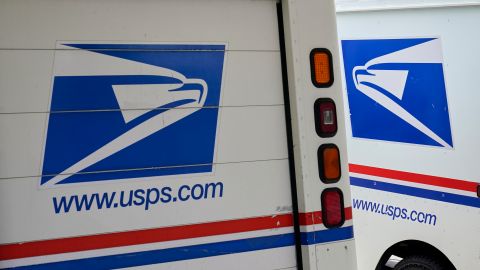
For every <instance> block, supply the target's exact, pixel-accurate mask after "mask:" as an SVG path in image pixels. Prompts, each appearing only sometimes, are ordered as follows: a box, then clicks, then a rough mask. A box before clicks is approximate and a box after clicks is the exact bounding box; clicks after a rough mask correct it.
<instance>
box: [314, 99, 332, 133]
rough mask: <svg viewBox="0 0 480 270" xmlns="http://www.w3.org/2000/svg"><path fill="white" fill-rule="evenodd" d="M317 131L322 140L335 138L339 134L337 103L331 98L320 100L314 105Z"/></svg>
mask: <svg viewBox="0 0 480 270" xmlns="http://www.w3.org/2000/svg"><path fill="white" fill-rule="evenodd" d="M313 107H314V108H313V109H314V113H315V130H316V131H317V134H318V136H320V137H322V138H328V137H333V136H335V134H336V133H337V110H336V107H335V102H334V101H333V100H332V99H329V98H320V99H317V100H316V101H315V104H314V105H313Z"/></svg>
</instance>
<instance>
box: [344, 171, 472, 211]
mask: <svg viewBox="0 0 480 270" xmlns="http://www.w3.org/2000/svg"><path fill="white" fill-rule="evenodd" d="M350 184H351V185H353V186H358V187H364V188H370V189H377V190H383V191H387V192H392V193H398V194H404V195H409V196H414V197H420V198H425V199H430V200H435V201H441V202H447V203H454V204H460V205H466V206H472V207H476V208H480V199H479V198H475V197H469V196H464V195H458V194H453V193H448V192H441V191H435V190H430V189H424V188H417V187H410V186H402V185H397V184H391V183H385V182H380V181H373V180H367V179H362V178H357V177H350Z"/></svg>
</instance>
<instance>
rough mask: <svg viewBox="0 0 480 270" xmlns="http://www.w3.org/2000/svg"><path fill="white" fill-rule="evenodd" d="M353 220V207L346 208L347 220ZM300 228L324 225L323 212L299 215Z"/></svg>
mask: <svg viewBox="0 0 480 270" xmlns="http://www.w3.org/2000/svg"><path fill="white" fill-rule="evenodd" d="M350 219H352V207H347V208H345V220H350ZM299 223H300V226H307V225H313V224H322V223H323V221H322V211H316V212H309V213H300V214H299Z"/></svg>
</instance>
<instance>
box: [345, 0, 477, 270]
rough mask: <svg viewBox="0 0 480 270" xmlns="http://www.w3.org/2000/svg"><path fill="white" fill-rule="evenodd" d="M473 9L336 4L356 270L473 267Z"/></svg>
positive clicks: (460, 4)
mask: <svg viewBox="0 0 480 270" xmlns="http://www.w3.org/2000/svg"><path fill="white" fill-rule="evenodd" d="M479 5H480V2H479V1H348V0H347V1H337V22H338V30H339V39H340V43H341V50H342V57H343V72H344V85H345V86H346V87H345V91H344V93H345V98H346V99H347V100H348V103H347V104H348V106H346V108H345V111H346V114H347V115H350V117H349V119H348V121H349V123H348V124H347V134H348V138H349V139H348V146H349V162H350V178H351V184H352V198H353V212H354V213H353V215H354V218H355V235H356V240H357V241H356V243H357V256H358V267H359V269H364V270H371V269H390V267H393V266H395V265H396V263H394V262H393V260H392V259H396V260H397V262H398V261H400V260H401V259H402V258H407V257H409V256H427V257H430V258H434V259H435V260H437V262H438V261H439V262H440V264H442V265H443V267H445V268H442V269H454V268H455V269H458V270H470V269H480V242H479V235H480V198H479V197H480V194H479V192H480V190H479V185H480V176H479V173H478V157H477V156H478V152H479V151H480V142H479V140H478V138H480V126H479V125H478V120H477V116H478V115H479V114H480V107H479V106H478V100H479V99H480V92H479V91H478V90H477V88H478V85H479V83H480V81H479V76H478V75H477V65H478V63H479V62H480V53H479V52H478V48H479V47H480V32H479V31H476V30H475V28H476V27H478V25H480V6H479ZM391 255H395V256H396V257H392V256H391ZM398 257H400V258H398ZM388 260H390V262H389V261H388ZM386 264H387V265H386ZM397 266H398V267H399V264H398V265H397ZM401 269H404V268H401ZM407 269H410V268H407ZM413 269H415V268H413ZM422 269H423V268H422ZM425 269H426V268H425ZM428 269H430V268H428ZM432 269H433V268H432ZM435 269H437V268H435Z"/></svg>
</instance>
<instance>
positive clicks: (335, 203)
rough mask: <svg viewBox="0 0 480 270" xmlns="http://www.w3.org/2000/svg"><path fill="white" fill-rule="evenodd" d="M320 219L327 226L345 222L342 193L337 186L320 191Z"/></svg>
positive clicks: (333, 226)
mask: <svg viewBox="0 0 480 270" xmlns="http://www.w3.org/2000/svg"><path fill="white" fill-rule="evenodd" d="M321 200H322V219H323V224H324V225H325V227H327V228H335V227H340V226H342V225H343V223H344V222H345V212H344V210H343V193H342V191H341V190H340V189H339V188H327V189H325V190H324V191H323V192H322V198H321Z"/></svg>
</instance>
